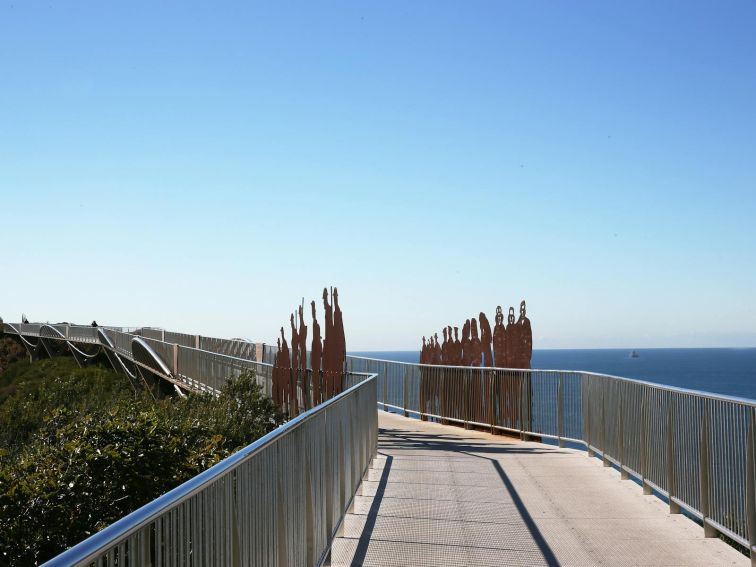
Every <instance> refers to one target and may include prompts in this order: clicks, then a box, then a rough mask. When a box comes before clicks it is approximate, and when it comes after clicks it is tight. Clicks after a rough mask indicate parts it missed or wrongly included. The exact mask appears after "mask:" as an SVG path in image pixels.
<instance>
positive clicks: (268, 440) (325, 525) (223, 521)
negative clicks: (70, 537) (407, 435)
mask: <svg viewBox="0 0 756 567" xmlns="http://www.w3.org/2000/svg"><path fill="white" fill-rule="evenodd" d="M375 384H376V382H375V377H374V376H370V377H368V378H367V379H366V380H363V381H362V382H360V383H358V384H356V385H355V386H352V387H351V388H349V389H348V390H346V391H344V392H343V393H342V394H340V395H338V396H336V397H335V398H332V399H331V400H328V401H327V402H324V403H323V404H321V405H319V406H317V407H316V408H313V409H312V410H310V411H308V412H306V413H303V414H301V415H300V416H299V417H297V418H295V419H293V420H292V421H290V422H288V423H287V424H286V425H284V426H282V427H279V428H278V429H276V430H275V431H273V432H271V433H269V434H268V435H266V436H264V437H262V438H261V439H258V440H257V441H255V442H254V443H252V444H251V445H249V446H248V447H246V448H244V449H242V450H241V451H239V452H237V453H235V454H234V455H232V456H231V457H228V458H227V459H225V460H224V461H221V462H220V463H218V464H217V465H215V466H214V467H212V468H210V469H208V470H207V471H205V472H204V473H202V474H200V475H198V476H196V477H194V478H193V479H191V480H189V481H187V482H185V483H184V484H182V485H181V486H179V487H178V488H175V489H173V490H171V491H170V492H168V493H167V494H165V495H163V496H161V497H160V498H158V499H157V500H154V501H153V502H150V503H149V504H147V505H146V506H143V507H142V508H140V509H139V510H137V511H135V512H132V513H131V514H129V515H128V516H126V517H124V518H122V519H121V520H119V521H117V522H115V523H114V524H112V525H110V526H108V527H107V528H105V529H104V530H102V531H100V532H98V533H97V534H95V535H93V536H92V537H90V538H88V539H86V540H84V541H83V542H81V543H79V544H78V545H76V546H74V547H72V548H71V549H69V550H68V551H65V552H64V553H62V554H61V555H59V556H57V557H56V558H54V559H52V560H51V561H49V562H48V563H46V564H45V565H48V566H59V565H60V566H63V565H65V566H71V565H90V564H92V563H95V564H96V565H98V566H100V565H103V566H108V567H112V566H114V565H118V566H119V567H128V566H141V565H319V564H321V563H323V561H324V560H325V558H326V556H327V554H328V552H329V550H330V545H331V542H332V541H333V538H334V536H335V535H336V532H337V530H338V528H339V526H340V524H341V522H342V521H343V518H344V515H345V514H346V512H347V510H348V508H349V506H350V503H351V500H352V498H353V495H354V494H355V492H356V491H357V488H358V486H359V485H360V482H361V480H362V477H363V475H364V474H365V472H366V471H367V468H368V466H369V464H370V461H371V459H372V458H373V457H374V456H375V454H376V450H377V432H378V423H377V413H376V411H375V408H376V404H377V400H376V388H375Z"/></svg>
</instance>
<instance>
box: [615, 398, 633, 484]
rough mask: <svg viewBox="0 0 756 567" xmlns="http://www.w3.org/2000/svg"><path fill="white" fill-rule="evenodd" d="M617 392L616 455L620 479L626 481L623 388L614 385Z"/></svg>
mask: <svg viewBox="0 0 756 567" xmlns="http://www.w3.org/2000/svg"><path fill="white" fill-rule="evenodd" d="M616 386H617V388H618V390H619V392H618V393H617V407H618V409H617V419H618V420H619V423H618V424H617V453H618V458H619V468H620V478H621V479H622V480H628V479H629V478H630V474H629V473H628V472H627V469H626V468H625V404H624V401H625V400H624V398H625V397H624V396H623V393H624V391H625V388H624V386H623V385H622V384H619V383H618V384H616Z"/></svg>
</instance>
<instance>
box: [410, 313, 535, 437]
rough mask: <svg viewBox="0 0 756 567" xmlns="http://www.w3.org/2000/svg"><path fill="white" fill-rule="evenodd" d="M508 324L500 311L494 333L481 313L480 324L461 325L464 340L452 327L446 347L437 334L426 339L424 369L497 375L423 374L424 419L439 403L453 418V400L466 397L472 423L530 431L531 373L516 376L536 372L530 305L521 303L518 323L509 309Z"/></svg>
mask: <svg viewBox="0 0 756 567" xmlns="http://www.w3.org/2000/svg"><path fill="white" fill-rule="evenodd" d="M504 318H505V315H504V312H503V310H502V308H501V306H497V307H496V317H495V325H494V328H493V329H491V324H490V323H489V320H488V317H487V316H486V314H485V313H484V312H482V311H481V312H480V313H479V314H478V319H477V320H476V319H475V318H470V319H467V320H466V321H465V323H464V324H463V325H462V338H461V340H460V337H459V327H451V326H447V327H445V328H444V329H443V330H442V334H443V342H442V343H441V344H439V341H438V334H437V333H434V334H432V335H431V336H430V339H429V340H426V338H425V337H423V346H422V348H421V350H420V362H421V364H424V365H441V366H468V367H485V368H495V369H496V370H494V371H492V372H488V373H481V374H476V373H472V374H471V373H468V372H463V373H460V371H459V370H452V369H443V368H442V369H439V370H438V371H433V372H431V369H430V368H427V367H423V368H421V371H420V403H421V410H420V411H421V413H425V412H426V411H428V412H430V413H432V411H431V410H432V407H433V406H432V404H433V403H434V402H435V401H436V400H438V402H439V403H440V404H441V409H442V412H441V413H442V414H443V415H448V411H449V407H447V406H450V402H451V400H452V399H453V397H454V396H463V397H464V399H465V400H466V401H465V402H464V403H465V406H466V410H465V411H466V412H467V415H468V416H470V419H472V420H476V421H478V422H484V421H485V422H490V423H498V424H499V425H505V426H507V427H511V428H519V427H521V426H526V427H527V426H529V420H530V406H529V404H530V395H531V394H530V391H531V386H530V373H527V372H512V371H511V370H515V369H517V370H524V369H529V368H530V367H531V359H532V355H533V331H532V328H531V323H530V319H528V317H527V310H526V304H525V301H522V302H521V303H520V316H519V318H518V319H515V309H514V307H510V308H509V313H508V314H507V320H506V321H505V320H504ZM478 326H480V335H479V334H478ZM452 329H454V334H453V335H452ZM452 337H453V338H452ZM505 369H506V370H505ZM523 396H524V398H523ZM524 412H525V413H524ZM521 422H522V423H521ZM525 422H527V423H525Z"/></svg>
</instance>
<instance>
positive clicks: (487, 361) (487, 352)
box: [478, 311, 494, 368]
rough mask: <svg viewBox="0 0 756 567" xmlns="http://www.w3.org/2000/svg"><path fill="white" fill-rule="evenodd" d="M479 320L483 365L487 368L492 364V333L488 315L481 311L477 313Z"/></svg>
mask: <svg viewBox="0 0 756 567" xmlns="http://www.w3.org/2000/svg"><path fill="white" fill-rule="evenodd" d="M478 320H479V321H480V348H481V350H482V351H483V366H486V367H488V368H490V367H492V366H493V365H494V361H493V353H492V351H491V343H492V342H493V335H492V334H491V324H490V323H489V322H488V317H486V314H485V313H483V312H482V311H481V312H480V314H479V315H478Z"/></svg>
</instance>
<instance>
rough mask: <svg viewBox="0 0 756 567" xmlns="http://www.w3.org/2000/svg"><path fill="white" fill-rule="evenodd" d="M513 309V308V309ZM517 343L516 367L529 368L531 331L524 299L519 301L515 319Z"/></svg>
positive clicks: (531, 351) (531, 348)
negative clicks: (517, 315)
mask: <svg viewBox="0 0 756 567" xmlns="http://www.w3.org/2000/svg"><path fill="white" fill-rule="evenodd" d="M513 311H514V309H513ZM517 328H518V329H519V331H518V337H517V338H518V345H519V348H518V349H517V358H516V360H515V363H516V364H517V366H516V368H530V360H531V358H532V356H533V331H532V329H531V328H530V319H528V318H527V315H526V311H525V301H521V302H520V318H519V319H518V320H517Z"/></svg>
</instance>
